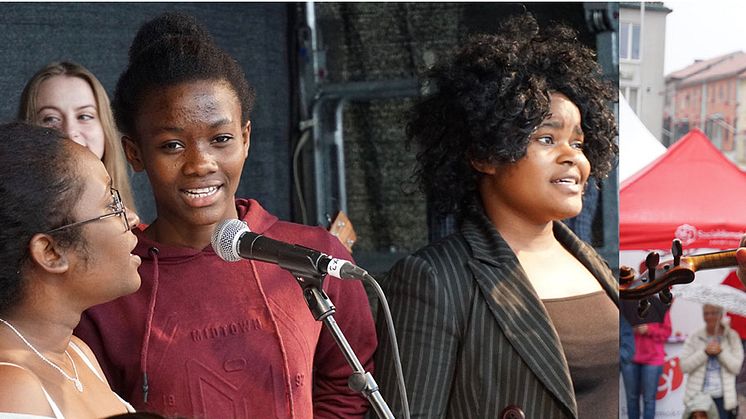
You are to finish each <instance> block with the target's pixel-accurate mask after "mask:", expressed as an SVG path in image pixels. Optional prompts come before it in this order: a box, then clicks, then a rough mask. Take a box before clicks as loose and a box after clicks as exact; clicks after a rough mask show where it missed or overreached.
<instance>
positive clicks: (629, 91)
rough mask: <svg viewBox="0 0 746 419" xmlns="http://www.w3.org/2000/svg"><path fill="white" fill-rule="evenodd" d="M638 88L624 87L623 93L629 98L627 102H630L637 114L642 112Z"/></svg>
mask: <svg viewBox="0 0 746 419" xmlns="http://www.w3.org/2000/svg"><path fill="white" fill-rule="evenodd" d="M637 92H638V90H637V87H630V86H627V87H624V89H623V91H622V94H623V95H624V98H625V99H627V103H629V107H630V108H632V110H633V111H635V113H636V114H638V115H639V114H640V107H639V106H640V104H639V99H638V94H637Z"/></svg>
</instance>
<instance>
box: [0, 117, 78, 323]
mask: <svg viewBox="0 0 746 419" xmlns="http://www.w3.org/2000/svg"><path fill="white" fill-rule="evenodd" d="M71 147H73V143H72V141H69V140H65V137H64V135H63V134H62V133H60V132H58V131H57V130H54V129H51V128H42V127H38V126H34V125H30V124H26V123H22V122H16V123H11V124H4V125H0V170H1V172H0V202H2V205H0V225H2V228H0V314H2V313H5V312H7V311H8V310H9V309H10V308H12V307H13V306H14V305H15V304H16V303H18V302H19V301H21V300H22V299H23V298H24V295H25V293H24V291H25V281H24V280H23V278H22V276H23V269H24V267H25V266H26V263H27V262H28V260H29V254H28V245H29V241H30V240H31V238H32V237H33V236H34V235H35V234H37V233H40V232H45V231H49V230H52V229H54V228H57V227H60V226H63V225H65V224H70V223H72V222H73V221H74V219H73V214H72V212H73V208H74V206H75V204H76V202H77V197H79V196H80V193H81V191H82V187H83V182H82V177H81V176H79V174H78V170H77V169H76V165H77V158H76V157H75V156H74V155H73V154H72V153H71V150H72V148H71ZM53 235H54V237H55V238H56V239H57V244H58V245H60V246H61V247H63V248H69V247H73V246H74V245H82V246H84V243H82V240H83V238H82V233H81V230H80V229H77V228H69V229H64V230H60V231H59V232H56V233H54V234H53Z"/></svg>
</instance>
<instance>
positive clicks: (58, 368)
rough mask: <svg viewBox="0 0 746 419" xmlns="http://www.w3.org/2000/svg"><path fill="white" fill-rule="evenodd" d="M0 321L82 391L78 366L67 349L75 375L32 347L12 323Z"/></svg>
mask: <svg viewBox="0 0 746 419" xmlns="http://www.w3.org/2000/svg"><path fill="white" fill-rule="evenodd" d="M0 322H3V323H4V324H5V325H6V326H8V327H9V328H10V330H12V331H13V333H15V334H16V335H18V337H19V338H21V340H22V341H23V343H25V344H26V346H28V347H29V348H30V349H31V350H32V351H34V353H35V354H36V355H37V356H38V357H39V358H41V360H42V361H44V362H46V363H47V364H49V366H50V367H52V368H54V369H56V370H57V371H59V372H60V374H62V375H63V376H64V377H65V378H67V379H68V380H70V381H72V382H73V384H75V389H76V390H78V391H79V392H81V393H82V392H83V383H81V382H80V376H78V367H76V366H75V361H74V360H73V357H71V356H70V354H69V353H67V349H65V355H67V358H68V359H69V360H70V362H71V363H72V364H73V371H74V372H75V377H70V374H68V373H66V372H65V371H64V370H63V369H62V368H60V367H59V366H58V365H57V364H55V363H54V362H52V361H50V360H49V359H48V358H47V357H46V356H44V355H42V354H41V352H39V351H37V350H36V348H34V345H32V344H31V342H29V341H28V340H26V338H25V337H23V335H22V334H21V332H19V331H18V329H16V328H15V327H13V325H12V324H10V323H8V322H7V321H5V320H3V319H0Z"/></svg>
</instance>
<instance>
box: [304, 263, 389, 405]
mask: <svg viewBox="0 0 746 419" xmlns="http://www.w3.org/2000/svg"><path fill="white" fill-rule="evenodd" d="M294 275H295V279H296V280H297V281H298V283H299V284H300V286H301V288H303V298H305V300H306V304H308V308H309V309H310V310H311V314H312V315H313V318H314V319H316V320H317V321H321V322H323V323H324V325H326V327H327V329H328V330H329V332H330V333H331V334H332V337H333V338H334V341H335V342H337V346H338V347H339V349H340V350H342V353H343V354H344V357H345V359H346V360H347V363H348V364H350V367H352V375H351V376H350V378H349V379H348V380H347V385H348V386H349V387H350V389H352V390H353V391H357V392H358V393H361V394H362V395H363V396H365V398H366V399H368V402H369V403H370V405H371V406H373V410H375V412H376V414H377V415H378V417H379V418H386V419H394V414H393V413H391V409H390V408H389V406H388V405H387V404H386V401H385V400H383V397H382V396H381V393H380V392H379V391H378V384H376V380H375V379H374V378H373V375H372V374H371V373H369V372H366V371H365V369H364V368H363V364H361V363H360V360H359V359H358V358H357V355H355V352H354V351H353V350H352V347H351V346H350V344H349V342H347V338H345V336H344V334H343V333H342V330H340V328H339V326H338V325H337V321H336V320H334V313H335V311H336V308H335V307H334V304H332V301H331V300H330V299H329V296H327V295H326V293H325V292H324V289H323V288H322V285H323V277H315V278H308V277H302V276H298V275H296V274H295V273H294Z"/></svg>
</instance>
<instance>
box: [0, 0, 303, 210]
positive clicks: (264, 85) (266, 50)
mask: <svg viewBox="0 0 746 419" xmlns="http://www.w3.org/2000/svg"><path fill="white" fill-rule="evenodd" d="M288 7H289V6H288V5H287V4H284V3H223V4H220V3H210V4H208V3H57V2H55V3H4V4H3V5H2V13H0V28H2V30H1V31H0V51H2V56H3V65H2V67H0V91H1V92H3V96H4V100H2V101H0V120H1V121H9V120H11V119H13V118H15V115H16V108H17V106H18V98H19V96H20V95H21V90H22V89H23V86H24V84H25V83H26V80H28V78H29V77H31V76H32V75H33V74H34V73H35V72H36V71H37V70H38V69H39V68H41V67H42V66H44V65H45V64H47V63H48V62H50V61H55V60H72V61H76V62H78V63H80V64H83V65H84V66H86V67H87V68H88V69H90V70H91V71H92V72H93V73H94V74H95V75H96V77H98V78H99V80H101V83H102V84H103V85H104V87H105V88H106V90H107V91H108V92H109V95H110V96H111V95H112V94H113V92H114V86H115V85H116V82H117V79H118V78H119V75H120V74H121V72H122V71H123V70H124V68H125V66H126V64H127V50H128V48H129V46H130V43H131V42H132V39H133V38H134V36H135V32H136V31H137V29H138V28H139V27H140V25H141V24H143V23H145V22H146V21H147V20H149V19H151V18H153V17H155V16H157V15H158V14H159V13H161V12H164V11H168V10H182V11H185V12H187V13H190V14H192V15H194V16H196V17H197V18H198V19H199V20H200V21H201V22H202V23H203V24H204V25H206V26H207V28H208V30H209V31H210V33H211V34H212V37H213V39H214V40H215V41H216V42H217V44H218V45H220V46H221V47H222V48H224V49H225V50H226V51H228V52H229V53H230V54H231V55H232V56H233V57H235V58H236V60H237V61H238V62H239V63H240V64H241V66H242V67H243V69H244V72H245V73H246V77H247V79H248V80H249V82H250V83H251V84H252V85H253V86H254V87H255V88H256V91H257V104H256V107H255V111H254V114H253V115H252V118H251V119H252V124H251V152H250V157H249V159H248V160H247V162H246V166H245V167H244V172H243V176H242V179H241V184H240V187H239V190H238V194H237V195H238V196H249V197H253V198H257V199H259V200H260V201H261V202H262V204H263V205H264V206H265V207H266V208H267V209H268V210H270V211H271V212H273V213H275V214H276V215H278V216H279V217H280V218H284V219H287V218H289V217H290V178H289V173H290V170H289V161H290V146H289V144H288V129H289V123H288V121H289V112H290V111H289V109H290V105H289V101H290V99H289V97H290V94H289V82H290V77H289V70H288V69H289V66H288V59H287V57H288V51H287V45H288V42H287V32H288V30H287V26H288V24H287V15H288V13H287V11H288ZM133 181H134V184H133V186H134V188H135V193H136V200H137V204H138V211H139V213H140V216H141V218H142V220H143V222H150V221H152V220H153V218H154V217H155V208H154V204H153V200H152V193H151V190H150V184H149V182H148V180H147V178H146V176H145V175H143V174H137V175H134V177H133Z"/></svg>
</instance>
